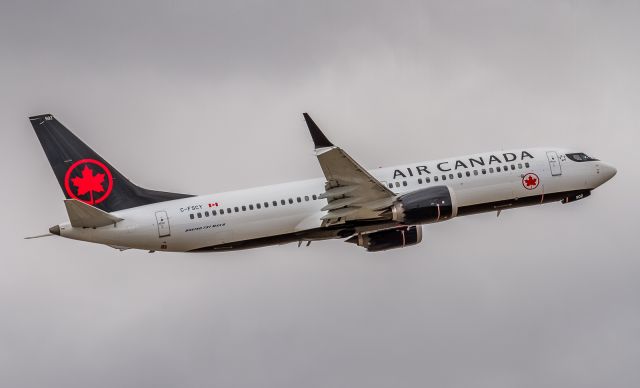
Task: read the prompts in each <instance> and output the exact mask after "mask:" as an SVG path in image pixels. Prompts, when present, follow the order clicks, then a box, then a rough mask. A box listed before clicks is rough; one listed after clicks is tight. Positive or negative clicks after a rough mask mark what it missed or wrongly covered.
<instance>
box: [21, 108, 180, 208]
mask: <svg viewBox="0 0 640 388" xmlns="http://www.w3.org/2000/svg"><path fill="white" fill-rule="evenodd" d="M29 120H30V121H31V125H32V126H33V129H34V130H35V131H36V135H37V136H38V140H40V144H42V148H44V153H45V154H46V155H47V159H49V163H50V164H51V168H53V173H54V174H55V175H56V178H57V179H58V183H59V184H60V187H61V188H62V192H63V193H64V195H65V197H66V198H67V199H76V200H79V201H82V202H85V203H88V204H90V205H92V206H95V207H97V208H99V209H101V210H104V211H105V212H112V211H117V210H122V209H129V208H132V207H136V206H142V205H148V204H151V203H156V202H163V201H170V200H173V199H179V198H187V197H191V195H187V194H177V193H166V192H161V191H154V190H147V189H143V188H141V187H138V186H136V185H135V184H133V183H132V182H131V181H129V180H128V179H127V178H125V176H124V175H122V174H120V172H118V170H116V169H115V168H113V167H112V166H111V165H110V164H109V163H108V162H107V161H106V160H104V159H102V158H101V157H100V155H98V154H97V153H95V152H94V151H93V150H92V149H91V148H89V147H88V146H87V145H86V144H84V143H83V142H82V140H80V139H78V138H77V137H76V136H75V135H74V134H73V133H71V131H69V130H68V129H67V128H65V126H64V125H62V124H60V122H59V121H58V120H56V119H55V118H54V117H53V116H52V115H50V114H45V115H39V116H33V117H29Z"/></svg>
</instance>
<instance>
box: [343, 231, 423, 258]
mask: <svg viewBox="0 0 640 388" xmlns="http://www.w3.org/2000/svg"><path fill="white" fill-rule="evenodd" d="M420 241H422V227H421V226H419V225H418V226H408V227H401V228H396V229H389V230H380V231H378V232H373V233H366V234H363V233H360V234H358V235H355V236H353V237H351V238H350V239H348V240H345V242H348V243H352V244H356V245H358V246H359V247H363V248H365V249H366V250H367V251H368V252H379V251H386V250H388V249H394V248H404V247H406V246H409V245H416V244H418V243H419V242H420Z"/></svg>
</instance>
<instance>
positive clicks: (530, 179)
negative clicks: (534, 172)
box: [524, 175, 538, 187]
mask: <svg viewBox="0 0 640 388" xmlns="http://www.w3.org/2000/svg"><path fill="white" fill-rule="evenodd" d="M537 183H538V180H537V179H536V178H534V177H532V176H531V175H529V177H528V178H527V179H526V180H525V181H524V184H525V185H527V186H529V187H531V186H535V185H536V184H537Z"/></svg>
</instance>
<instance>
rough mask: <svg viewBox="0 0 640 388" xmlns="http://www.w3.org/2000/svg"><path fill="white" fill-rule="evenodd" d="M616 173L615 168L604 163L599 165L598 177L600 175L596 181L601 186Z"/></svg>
mask: <svg viewBox="0 0 640 388" xmlns="http://www.w3.org/2000/svg"><path fill="white" fill-rule="evenodd" d="M617 173H618V170H616V168H615V167H613V166H611V165H609V164H606V163H601V164H600V168H599V172H598V175H600V176H599V179H598V180H599V181H600V184H603V183H605V182H606V181H608V180H609V179H611V178H613V177H614V176H615V175H616V174H617Z"/></svg>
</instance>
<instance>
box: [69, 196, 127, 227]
mask: <svg viewBox="0 0 640 388" xmlns="http://www.w3.org/2000/svg"><path fill="white" fill-rule="evenodd" d="M64 205H65V206H66V207H67V214H68V215H69V221H70V222H71V226H73V227H74V228H98V227H101V226H107V225H113V224H115V223H117V222H120V221H122V218H119V217H116V216H114V215H111V214H109V213H107V212H105V211H103V210H100V209H98V208H95V207H93V206H91V205H89V204H86V203H84V202H82V201H78V200H77V199H65V201H64Z"/></svg>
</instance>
